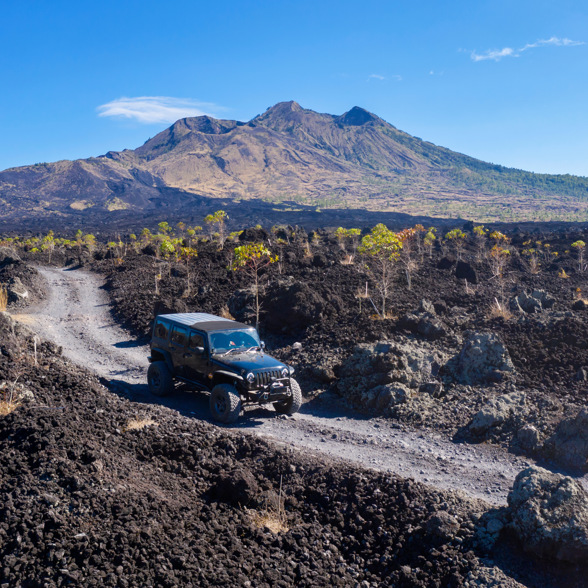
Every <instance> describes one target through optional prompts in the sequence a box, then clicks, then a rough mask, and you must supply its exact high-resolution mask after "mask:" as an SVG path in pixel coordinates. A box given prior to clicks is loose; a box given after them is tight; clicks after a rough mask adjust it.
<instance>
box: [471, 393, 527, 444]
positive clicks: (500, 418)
mask: <svg viewBox="0 0 588 588" xmlns="http://www.w3.org/2000/svg"><path fill="white" fill-rule="evenodd" d="M524 406H525V393H524V392H511V393H510V394H503V395H502V396H498V397H497V398H492V399H491V400H490V401H489V402H488V403H487V404H485V405H484V406H483V407H482V408H481V410H480V411H479V412H478V413H476V415H475V416H474V418H473V419H472V422H471V423H470V425H469V429H470V431H471V432H472V433H473V434H474V435H478V436H479V435H485V434H486V433H488V432H489V431H490V429H492V428H496V427H498V426H500V425H503V424H504V423H505V422H506V421H507V420H508V419H510V418H511V417H512V416H514V415H517V414H519V413H521V412H522V411H523V410H524Z"/></svg>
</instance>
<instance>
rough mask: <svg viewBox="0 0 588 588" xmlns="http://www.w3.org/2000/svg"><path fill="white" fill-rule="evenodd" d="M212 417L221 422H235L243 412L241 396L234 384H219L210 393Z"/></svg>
mask: <svg viewBox="0 0 588 588" xmlns="http://www.w3.org/2000/svg"><path fill="white" fill-rule="evenodd" d="M210 412H211V414H212V418H213V419H214V420H215V421H219V422H220V423H225V424H229V423H234V422H235V421H236V420H237V419H238V418H239V414H240V412H241V397H240V396H239V393H238V392H237V390H236V388H235V387H234V386H231V385H230V384H218V385H217V386H215V387H214V388H213V389H212V392H211V393H210Z"/></svg>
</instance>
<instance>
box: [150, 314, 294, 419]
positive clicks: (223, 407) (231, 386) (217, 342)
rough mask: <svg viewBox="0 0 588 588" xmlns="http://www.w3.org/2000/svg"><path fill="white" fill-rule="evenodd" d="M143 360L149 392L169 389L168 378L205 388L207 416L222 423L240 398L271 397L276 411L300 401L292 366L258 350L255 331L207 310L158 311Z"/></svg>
mask: <svg viewBox="0 0 588 588" xmlns="http://www.w3.org/2000/svg"><path fill="white" fill-rule="evenodd" d="M149 362H150V365H149V370H148V371H147V382H148V384H149V390H150V391H151V393H152V394H155V395H156V396H166V395H168V394H170V393H171V392H172V391H173V389H174V380H177V381H180V382H184V383H185V384H187V385H188V386H189V387H191V388H193V389H196V390H203V391H206V392H210V411H211V413H212V417H213V418H214V419H215V420H217V421H220V422H222V423H232V422H235V421H236V420H237V418H238V417H239V413H240V412H241V407H242V406H243V404H254V403H256V404H267V403H272V404H273V405H274V408H275V410H276V411H277V412H280V413H282V414H294V413H295V412H298V410H299V409H300V406H301V404H302V392H301V391H300V386H299V385H298V382H297V381H296V380H295V379H294V378H292V374H293V373H294V369H293V368H291V367H290V366H287V365H285V364H283V363H281V362H280V361H278V360H277V359H274V358H273V357H271V356H269V355H267V354H265V353H264V344H263V343H262V342H261V341H260V340H259V335H258V334H257V331H256V330H255V329H254V328H253V327H250V326H249V325H245V324H242V323H238V322H236V321H233V320H228V319H224V318H221V317H219V316H214V315H213V314H205V313H189V314H188V313H187V314H161V315H159V316H158V317H157V318H156V319H155V324H154V325H153V336H152V338H151V357H149Z"/></svg>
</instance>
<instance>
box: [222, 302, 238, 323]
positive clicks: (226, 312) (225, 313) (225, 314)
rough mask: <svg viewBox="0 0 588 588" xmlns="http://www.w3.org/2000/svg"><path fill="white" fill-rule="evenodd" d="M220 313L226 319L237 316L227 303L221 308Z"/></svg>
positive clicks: (233, 318) (232, 318)
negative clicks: (230, 310)
mask: <svg viewBox="0 0 588 588" xmlns="http://www.w3.org/2000/svg"><path fill="white" fill-rule="evenodd" d="M219 315H220V316H222V317H223V318H224V319H229V320H232V321H234V320H235V317H234V316H233V315H232V314H231V313H230V312H229V307H228V306H227V305H226V304H225V305H224V306H223V307H222V308H221V309H220V313H219Z"/></svg>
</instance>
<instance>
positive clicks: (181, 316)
mask: <svg viewBox="0 0 588 588" xmlns="http://www.w3.org/2000/svg"><path fill="white" fill-rule="evenodd" d="M158 319H166V320H168V321H170V322H173V323H176V324H180V325H186V326H188V327H193V328H195V329H199V330H200V331H206V332H209V331H225V330H226V329H252V328H253V327H252V326H251V325H246V324H244V323H239V322H237V321H234V320H231V319H226V318H223V317H221V316H216V315H214V314H208V313H206V312H187V313H176V314H160V315H158V316H157V317H156V320H158Z"/></svg>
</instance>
